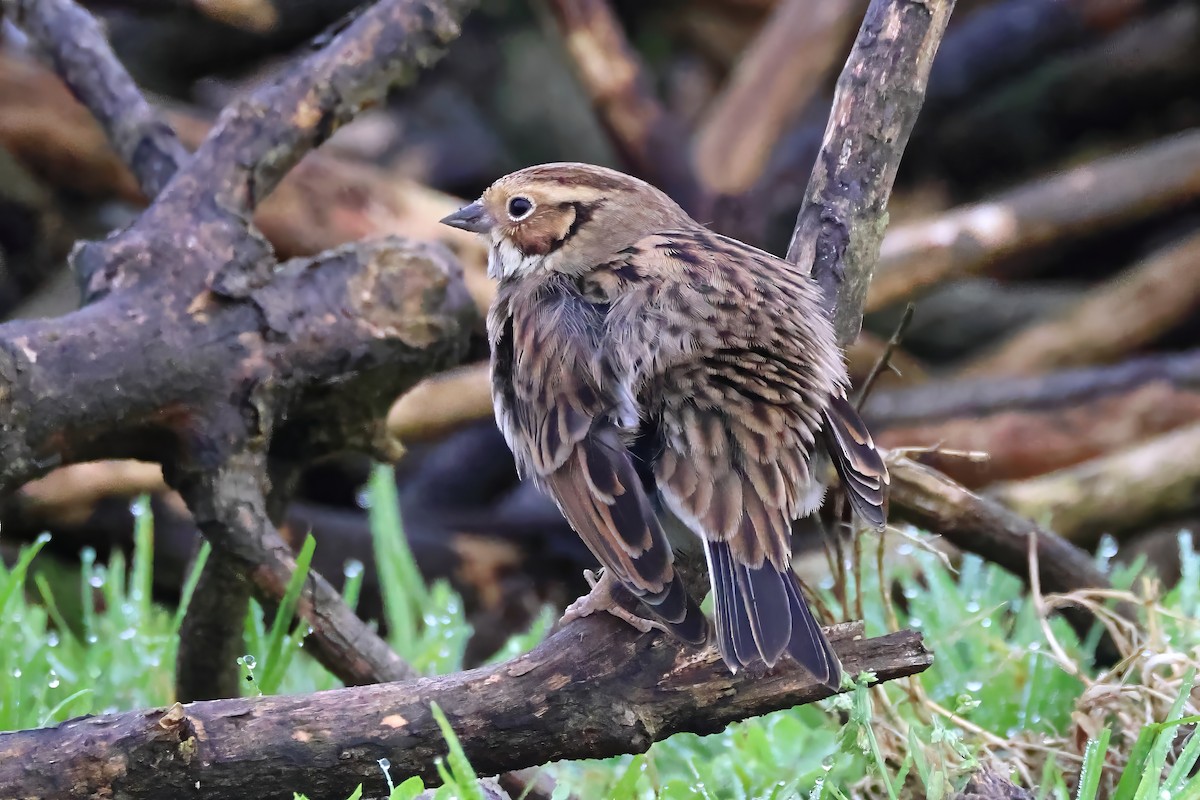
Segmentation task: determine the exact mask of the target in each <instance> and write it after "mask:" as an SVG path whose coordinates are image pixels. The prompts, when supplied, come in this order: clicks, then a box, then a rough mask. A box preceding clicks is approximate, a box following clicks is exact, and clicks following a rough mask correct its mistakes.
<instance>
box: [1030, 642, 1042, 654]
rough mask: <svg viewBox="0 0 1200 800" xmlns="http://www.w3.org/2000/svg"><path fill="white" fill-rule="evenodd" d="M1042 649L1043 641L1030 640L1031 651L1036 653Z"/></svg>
mask: <svg viewBox="0 0 1200 800" xmlns="http://www.w3.org/2000/svg"><path fill="white" fill-rule="evenodd" d="M1041 649H1042V643H1041V642H1030V643H1029V652H1031V653H1036V652H1038V651H1039V650H1041Z"/></svg>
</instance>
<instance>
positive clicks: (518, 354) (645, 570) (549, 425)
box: [492, 293, 707, 643]
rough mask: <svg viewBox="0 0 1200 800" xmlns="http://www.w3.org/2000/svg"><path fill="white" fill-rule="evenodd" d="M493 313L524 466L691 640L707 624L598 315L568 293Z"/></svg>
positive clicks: (616, 571)
mask: <svg viewBox="0 0 1200 800" xmlns="http://www.w3.org/2000/svg"><path fill="white" fill-rule="evenodd" d="M508 310H509V312H510V313H508V315H507V318H506V319H496V320H493V324H494V325H495V326H496V331H495V332H494V333H493V345H494V346H493V362H492V381H493V386H492V388H493V397H494V399H495V401H496V407H497V418H498V420H499V422H500V425H501V427H502V428H504V429H505V430H504V433H505V436H506V438H507V439H508V440H509V443H510V446H512V448H513V451H514V453H515V454H516V455H517V460H518V462H519V463H521V464H522V471H523V473H525V474H526V475H527V476H528V477H530V478H532V479H533V480H534V481H536V482H537V483H538V484H539V485H540V486H542V487H543V488H545V489H546V490H547V491H548V493H549V494H550V495H551V496H552V497H553V498H554V500H555V502H556V503H557V504H558V506H559V508H560V509H561V510H562V512H563V515H564V516H565V517H566V519H567V521H568V522H569V523H570V524H571V527H573V528H574V529H575V531H576V532H577V533H578V534H579V536H580V538H582V539H583V541H584V543H585V544H586V545H587V546H588V548H589V549H590V550H591V551H592V553H593V554H594V555H595V556H596V558H597V559H598V560H599V561H600V563H601V564H602V565H603V566H604V567H605V568H606V569H608V570H610V571H611V572H612V573H613V575H614V576H615V577H616V578H617V579H618V580H619V581H620V582H621V583H622V584H623V585H624V586H625V587H626V588H628V589H629V590H630V591H631V592H632V593H633V594H634V595H636V596H637V597H638V598H639V599H640V600H641V601H642V602H643V603H644V604H645V605H646V607H647V610H648V611H650V612H651V613H652V614H653V615H654V616H656V617H658V618H659V619H660V620H661V621H662V622H663V623H664V624H665V625H667V627H669V628H670V629H671V630H672V631H674V632H675V633H676V634H677V635H679V636H680V637H681V638H683V639H684V640H686V641H691V642H696V643H700V642H703V641H704V640H705V639H706V638H707V623H706V622H705V621H704V616H703V614H702V613H701V612H700V609H699V607H698V606H697V605H696V603H695V601H694V600H692V599H691V598H690V597H688V595H687V592H686V590H685V589H684V587H683V583H682V581H681V580H680V578H679V576H678V575H677V574H676V573H675V570H674V568H673V558H674V556H673V553H672V550H671V547H670V545H669V543H668V542H667V538H666V535H665V534H664V533H663V530H662V527H661V526H660V525H659V522H658V519H657V517H656V516H655V513H654V510H653V508H652V507H651V505H650V501H649V498H648V497H647V496H646V492H645V490H644V489H643V487H642V482H641V479H640V477H639V476H638V473H637V470H636V468H635V466H634V463H633V460H632V459H631V457H630V454H629V451H628V450H627V448H626V446H625V443H624V438H623V436H624V433H623V429H622V427H619V425H618V423H619V422H623V423H625V425H626V426H629V425H632V426H634V427H636V424H637V409H636V408H635V407H633V406H632V405H631V404H632V397H622V396H621V389H620V385H619V381H618V379H617V377H616V376H614V375H613V374H612V372H611V370H610V369H609V367H608V365H607V363H606V362H605V361H604V359H603V358H602V354H600V353H599V351H598V348H597V347H596V341H595V340H594V339H593V332H594V331H598V330H599V326H598V324H597V323H598V322H599V319H598V317H593V316H592V315H598V314H599V313H600V312H599V311H598V310H597V309H596V308H595V307H593V306H592V305H591V304H589V303H587V302H584V301H582V300H580V299H579V298H578V297H577V296H573V295H572V294H570V293H551V294H547V295H543V296H541V297H540V298H539V299H538V300H537V302H536V303H529V304H512V307H511V308H509V309H508Z"/></svg>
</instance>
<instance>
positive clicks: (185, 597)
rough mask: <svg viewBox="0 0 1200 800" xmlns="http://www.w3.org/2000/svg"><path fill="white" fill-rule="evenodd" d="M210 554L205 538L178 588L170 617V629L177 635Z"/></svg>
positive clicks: (210, 548)
mask: <svg viewBox="0 0 1200 800" xmlns="http://www.w3.org/2000/svg"><path fill="white" fill-rule="evenodd" d="M210 555H212V545H211V544H209V543H208V540H207V539H205V540H204V541H203V542H201V543H200V551H199V552H198V553H196V560H195V561H194V562H193V563H192V568H191V570H189V571H188V574H187V577H186V578H184V580H183V588H182V589H180V590H179V605H178V606H177V607H176V609H175V615H174V616H173V617H172V618H171V631H172V633H173V634H174V635H178V634H179V629H180V628H182V627H183V616H184V614H186V613H187V609H188V604H189V603H191V602H192V595H193V594H195V593H196V584H198V583H200V573H202V572H203V571H204V565H205V564H207V563H208V557H209V556H210Z"/></svg>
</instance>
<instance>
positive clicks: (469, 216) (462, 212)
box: [439, 200, 496, 233]
mask: <svg viewBox="0 0 1200 800" xmlns="http://www.w3.org/2000/svg"><path fill="white" fill-rule="evenodd" d="M439 222H441V223H442V224H443V225H449V226H450V227H451V228H458V229H459V230H463V231H470V232H471V233H487V232H488V231H490V230H491V229H492V226H493V225H495V224H496V220H494V219H492V215H491V214H489V213H488V212H487V209H485V208H484V207H483V204H481V203H480V202H479V201H478V200H476V201H475V202H474V203H471V204H470V205H469V206H463V207H462V208H460V209H459V210H458V211H455V212H454V213H453V214H451V215H450V216H448V217H443V218H442V219H441V220H439Z"/></svg>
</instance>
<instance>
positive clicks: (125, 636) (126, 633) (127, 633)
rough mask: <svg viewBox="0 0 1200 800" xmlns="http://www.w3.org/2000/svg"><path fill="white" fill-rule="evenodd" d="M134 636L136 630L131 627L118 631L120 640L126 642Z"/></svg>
mask: <svg viewBox="0 0 1200 800" xmlns="http://www.w3.org/2000/svg"><path fill="white" fill-rule="evenodd" d="M135 636H137V631H135V630H134V629H133V628H126V629H125V630H123V631H121V633H120V637H121V641H122V642H128V641H129V640H130V639H132V638H133V637H135Z"/></svg>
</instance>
